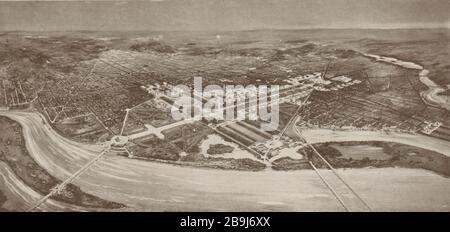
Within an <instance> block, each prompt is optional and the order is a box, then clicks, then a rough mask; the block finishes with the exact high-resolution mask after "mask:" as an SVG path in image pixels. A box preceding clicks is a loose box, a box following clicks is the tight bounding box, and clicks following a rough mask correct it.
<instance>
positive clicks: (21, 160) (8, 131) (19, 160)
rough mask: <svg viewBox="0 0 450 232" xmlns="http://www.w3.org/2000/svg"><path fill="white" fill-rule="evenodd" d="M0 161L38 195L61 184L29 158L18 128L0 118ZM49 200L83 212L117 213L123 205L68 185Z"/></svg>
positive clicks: (15, 124) (4, 118)
mask: <svg viewBox="0 0 450 232" xmlns="http://www.w3.org/2000/svg"><path fill="white" fill-rule="evenodd" d="M0 131H3V132H2V133H1V134H0V141H1V142H2V143H1V144H0V161H1V162H3V163H4V164H6V165H7V166H8V167H10V168H11V170H12V171H13V172H14V175H16V176H17V177H18V178H19V179H20V180H21V181H23V182H24V183H25V184H26V185H27V186H29V187H31V188H32V189H33V190H35V191H37V192H38V193H40V194H41V195H46V194H48V193H49V192H50V191H51V189H52V188H53V187H54V186H56V185H57V184H59V183H61V181H60V180H58V179H57V178H55V177H53V176H51V175H50V174H49V173H48V172H47V171H46V170H44V169H43V168H42V167H40V166H39V165H38V164H37V163H36V162H35V161H34V160H33V159H32V158H31V157H30V155H29V154H28V151H27V150H26V148H25V141H24V138H23V134H22V128H21V127H20V125H19V124H18V123H17V122H15V121H13V120H11V119H8V118H6V117H0ZM52 199H54V200H57V201H61V202H65V203H69V204H74V205H77V206H81V207H86V208H90V209H93V208H104V209H117V208H121V207H124V205H122V204H118V203H114V202H110V201H106V200H103V199H100V198H98V197H96V196H93V195H91V194H88V193H85V192H83V191H82V190H81V189H80V188H79V187H77V186H75V185H73V184H69V185H67V187H66V188H65V190H64V191H63V192H62V193H60V194H58V195H56V196H54V197H52Z"/></svg>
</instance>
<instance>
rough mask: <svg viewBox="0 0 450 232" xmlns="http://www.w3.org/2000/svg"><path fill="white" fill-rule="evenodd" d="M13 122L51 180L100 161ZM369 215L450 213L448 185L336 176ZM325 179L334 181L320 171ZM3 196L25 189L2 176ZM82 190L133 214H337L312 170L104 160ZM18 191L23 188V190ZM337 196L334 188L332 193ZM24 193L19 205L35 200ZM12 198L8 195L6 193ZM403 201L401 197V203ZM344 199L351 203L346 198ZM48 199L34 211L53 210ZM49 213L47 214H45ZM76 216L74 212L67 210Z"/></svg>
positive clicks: (409, 176)
mask: <svg viewBox="0 0 450 232" xmlns="http://www.w3.org/2000/svg"><path fill="white" fill-rule="evenodd" d="M0 115H6V116H8V117H10V118H12V119H14V120H16V121H18V122H19V123H20V124H21V125H22V127H23V132H24V137H25V141H26V146H27V149H28V150H29V152H30V154H31V156H32V157H33V158H34V159H35V160H36V162H37V163H38V164H39V165H40V166H42V167H43V168H45V169H46V170H48V172H49V173H50V174H52V175H53V176H55V177H57V178H59V179H61V180H65V179H67V178H68V177H69V176H70V175H72V174H73V173H75V172H76V171H77V170H79V169H80V168H81V167H82V166H83V165H85V164H86V163H88V162H89V161H90V160H92V159H93V158H94V157H95V156H96V155H98V154H99V153H100V152H101V150H102V148H103V146H102V145H87V144H80V143H77V142H74V141H71V140H68V139H66V138H64V137H62V136H60V135H59V134H57V133H56V132H55V131H53V130H52V129H51V128H50V127H49V126H48V125H44V124H43V121H42V120H43V119H42V117H41V116H40V115H39V114H37V113H31V112H28V113H26V112H13V111H0ZM2 171H3V170H2ZM338 172H340V174H341V175H343V176H345V178H346V179H347V180H349V181H351V183H352V186H353V187H354V189H355V190H356V191H357V192H358V193H360V194H361V195H362V196H365V200H367V201H368V203H369V204H370V205H371V206H372V207H373V210H375V211H377V210H444V211H445V210H446V211H449V210H450V204H449V202H450V197H449V196H450V179H448V178H444V177H441V176H438V175H435V174H434V173H432V172H428V171H424V170H413V169H396V168H384V169H348V170H338ZM322 173H323V176H324V177H325V178H327V177H328V178H329V177H330V176H331V175H332V174H331V173H330V172H328V171H326V170H323V171H322ZM2 174H3V176H6V178H5V177H4V178H0V180H1V181H0V187H1V188H2V190H3V189H4V188H5V189H7V190H5V191H4V192H9V193H11V192H14V191H13V190H12V189H14V188H18V186H20V185H23V183H21V181H20V180H13V179H11V178H9V177H8V176H10V175H11V174H10V173H2ZM74 184H75V185H77V186H79V187H81V188H82V190H83V191H85V192H87V193H90V194H93V195H96V196H98V197H101V198H103V199H105V200H110V201H115V202H119V203H123V204H126V205H127V206H128V207H127V208H125V209H123V210H128V211H135V210H144V211H180V210H187V211H200V210H205V211H342V210H343V209H342V206H341V205H340V204H339V202H337V201H336V199H335V197H334V196H333V195H332V194H331V193H330V192H329V190H328V189H327V188H326V186H324V185H323V183H322V182H321V180H320V178H319V177H318V176H317V175H316V173H315V172H314V171H313V170H300V171H289V172H283V171H271V170H266V171H262V172H242V171H224V170H215V169H198V168H193V167H180V166H174V165H168V164H163V163H155V162H144V161H140V160H134V159H128V158H126V157H121V156H114V155H106V156H104V157H103V158H102V159H101V160H99V161H98V162H97V163H96V164H95V165H94V166H92V167H91V168H90V169H89V170H87V171H86V172H85V173H84V174H83V175H81V176H80V177H79V178H78V179H76V180H75V181H74ZM21 189H23V188H21ZM337 191H339V189H337ZM33 194H35V193H33V192H32V191H30V189H26V188H25V189H24V191H23V192H22V193H21V195H20V196H21V198H22V199H23V200H24V201H27V202H28V203H27V204H30V201H33V200H34V201H33V202H34V203H35V201H36V198H35V197H29V196H28V195H33ZM11 195H13V194H11ZM399 196H402V197H399ZM343 197H347V198H351V197H352V196H351V195H345V196H343ZM55 205H57V202H55V201H54V200H51V199H50V200H49V201H47V202H46V203H45V204H43V205H42V207H40V209H45V210H56V206H55ZM50 206H53V207H50ZM73 209H74V210H79V209H77V208H76V207H73Z"/></svg>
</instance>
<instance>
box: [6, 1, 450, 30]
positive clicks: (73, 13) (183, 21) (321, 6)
mask: <svg viewBox="0 0 450 232" xmlns="http://www.w3.org/2000/svg"><path fill="white" fill-rule="evenodd" d="M449 12H450V0H129V1H119V0H116V1H68V0H66V1H4V0H0V30H2V31H11V30H20V31H71V30H94V31H99V30H104V31H116V30H119V31H126V30H128V31H133V30H154V31H179V30H188V31H191V30H206V31H208V30H215V31H221V30H256V29H305V28H308V29H309V28H424V27H447V28H449V27H450V13H449Z"/></svg>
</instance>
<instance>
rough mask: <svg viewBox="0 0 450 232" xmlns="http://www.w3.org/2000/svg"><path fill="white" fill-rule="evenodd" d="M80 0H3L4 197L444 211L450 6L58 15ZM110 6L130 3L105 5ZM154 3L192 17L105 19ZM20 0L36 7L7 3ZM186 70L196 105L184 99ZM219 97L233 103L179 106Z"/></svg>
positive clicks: (143, 206)
mask: <svg viewBox="0 0 450 232" xmlns="http://www.w3.org/2000/svg"><path fill="white" fill-rule="evenodd" d="M190 1H191V2H197V1H194V0H190ZM417 1H418V2H422V1H419V0H417ZM181 2H183V1H181ZM198 2H201V4H206V5H207V3H205V2H209V3H208V4H211V5H208V6H207V8H208V9H209V7H211V8H214V7H216V8H219V9H224V11H225V12H228V10H226V9H228V8H226V7H227V6H229V5H233V4H241V3H239V2H238V1H225V3H223V2H222V1H218V0H217V1H216V0H212V1H206V0H200V1H198ZM242 2H244V3H242V6H241V5H240V6H239V8H242V9H247V8H250V7H252V8H253V7H254V8H253V10H254V11H258V10H260V11H261V12H259V13H261V14H267V15H269V13H268V12H267V11H268V9H267V7H266V8H264V7H262V6H255V4H257V3H252V2H254V1H242ZM263 2H273V1H269V0H264V1H263ZM305 2H308V3H311V2H312V1H305ZM317 2H322V3H324V2H327V1H325V0H321V1H317ZM337 2H339V1H337ZM362 2H368V1H366V0H364V1H362ZM380 2H389V1H387V0H383V1H380ZM392 2H395V1H392ZM399 2H403V1H399ZM436 2H440V7H441V8H446V9H449V10H450V6H449V4H448V2H447V1H436ZM250 3H252V4H250ZM52 4H53V5H52ZM77 4H81V5H83V4H88V3H81V2H71V1H67V2H64V1H63V2H59V3H56V2H39V1H35V2H28V3H26V2H21V3H20V2H0V81H1V83H0V211H450V179H449V177H450V63H449V61H450V55H449V52H450V37H449V36H450V29H449V25H450V24H449V21H448V17H447V19H446V20H445V19H444V20H443V21H442V20H441V21H442V23H443V25H444V26H442V25H440V26H436V27H424V28H422V27H405V28H397V27H395V28H387V29H385V28H378V27H367V28H364V27H362V28H360V27H358V28H323V26H322V24H320V25H319V26H317V28H314V27H311V28H309V27H307V28H279V27H274V26H270V25H268V26H267V27H265V28H260V27H259V28H252V27H249V28H244V29H242V28H238V27H237V26H239V23H236V22H234V24H233V25H235V26H233V27H231V28H220V26H218V25H221V24H218V22H217V20H216V21H214V20H211V21H210V22H206V21H207V19H209V18H208V17H213V16H211V15H209V14H206V13H205V14H206V16H205V14H200V16H198V17H199V18H201V19H202V20H203V21H205V22H204V24H205V26H204V27H205V30H202V28H203V27H201V28H200V29H198V28H194V29H192V30H191V29H190V27H191V26H190V24H189V23H188V21H187V20H188V18H189V19H190V18H194V19H195V21H192V22H198V21H199V20H200V19H198V18H197V17H194V16H192V17H188V16H186V15H183V14H182V15H181V16H176V15H175V14H176V13H177V12H178V11H181V10H174V9H175V8H176V7H177V4H183V3H180V1H175V0H174V1H171V0H166V1H143V2H142V1H140V2H138V1H130V2H121V1H104V2H97V3H95V2H94V3H90V4H91V5H89V6H81V8H82V9H84V11H88V9H92V10H91V12H90V13H89V14H88V15H89V18H88V19H79V20H81V21H83V23H77V24H73V25H72V24H70V25H72V26H70V25H69V24H68V23H67V22H66V21H68V20H73V19H72V18H70V17H72V16H70V14H69V16H64V17H69V19H63V18H64V17H63V16H61V15H60V16H48V15H49V14H50V13H49V12H48V11H51V13H55V12H54V11H58V9H62V8H64V7H65V8H64V9H65V10H67V9H69V8H71V7H75V5H77ZM164 4H166V5H167V4H172V5H170V7H169V6H166V5H164ZM198 4H200V3H198ZM280 4H286V5H285V7H289V6H291V5H292V4H296V1H290V0H289V1H288V0H287V1H281V2H280ZM311 4H315V3H311ZM367 4H369V3H367ZM393 4H394V5H395V3H393ZM405 4H406V3H405ZM411 4H412V3H411ZM430 4H431V3H430ZM24 5H26V6H27V7H28V8H25V7H24ZM194 5H195V4H194ZM307 5H308V4H306V3H305V7H307ZM50 6H54V8H52V7H50ZM106 6H110V8H108V9H109V10H110V11H113V13H114V14H116V13H117V12H119V11H121V12H128V13H127V15H131V14H132V13H130V12H136V15H135V16H129V17H131V19H123V18H126V17H122V16H123V15H121V16H120V15H119V16H120V17H119V16H117V17H116V16H114V17H112V18H111V17H110V16H111V15H114V14H113V13H110V14H109V13H108V14H106V13H98V12H97V10H98V9H100V8H102V9H106ZM271 6H272V5H271ZM77 7H78V8H77V9H79V8H80V6H77ZM127 7H128V8H127ZM146 7H148V8H152V9H154V8H155V7H156V8H158V7H159V8H158V10H160V11H164V10H167V9H171V10H173V11H174V12H175V13H174V15H172V17H174V18H176V19H174V21H175V20H177V19H179V18H181V19H180V20H184V21H183V22H186V24H185V25H184V24H183V25H182V26H180V27H169V26H170V25H172V24H175V23H168V22H165V21H164V20H168V19H167V18H165V19H164V20H162V21H158V24H167V25H169V26H168V27H167V28H166V29H161V28H157V29H154V28H153V27H149V28H147V29H146V28H142V27H133V28H129V29H128V30H125V29H123V30H119V29H117V30H113V29H111V28H112V26H111V25H113V24H117V27H120V26H121V25H122V26H123V25H126V23H123V22H120V20H124V21H125V22H127V20H128V21H129V22H133V24H132V25H142V23H141V21H140V20H137V19H136V18H139V17H143V16H142V15H145V13H142V12H145V10H142V11H139V10H137V9H138V8H146ZM221 7H222V8H221ZM321 7H326V6H323V5H321ZM368 7H370V6H368ZM19 8H21V9H28V10H25V11H26V13H23V14H24V15H25V14H27V15H29V17H30V19H29V20H25V21H23V22H22V21H20V20H18V18H19V17H21V16H20V15H19V16H17V15H16V16H13V14H14V12H16V11H17V12H18V10H17V9H19ZM50 8H52V9H53V10H52V9H50ZM166 8H167V9H166ZM262 8H264V9H265V10H264V11H262ZM269 8H270V7H269ZM183 9H184V8H183ZM195 9H197V8H194V9H191V8H189V9H184V10H186V11H189V10H190V11H194V10H195ZM233 9H234V8H233ZM275 9H279V8H277V7H275ZM283 9H284V8H283ZM314 9H316V8H314ZM333 9H334V10H336V9H340V8H333ZM105 11H106V10H105ZM153 11H154V10H153ZM274 11H275V12H273V13H271V14H270V15H272V16H273V15H274V14H277V15H282V14H283V13H282V12H280V11H277V10H274ZM291 11H293V12H295V9H293V10H291ZM291 11H287V12H286V15H288V16H286V17H284V18H283V17H281V16H277V17H278V18H280V17H281V18H282V20H284V21H289V19H288V18H289V17H290V16H289V15H290V14H291ZM305 11H306V10H305ZM96 12H97V13H98V14H100V16H98V15H96V14H97V13H96ZM99 12H100V11H99ZM209 12H210V14H214V12H220V10H217V9H216V11H212V10H211V11H209ZM240 12H241V11H240ZM444 12H445V11H444ZM241 13H242V12H241ZM319 13H320V12H318V14H319ZM447 13H448V11H447ZM74 14H75V13H74ZM78 14H80V15H81V13H79V12H78ZM124 14H125V13H124ZM149 14H150V13H149ZM223 14H224V15H226V14H227V13H223ZM249 14H250V13H249ZM252 14H253V16H249V17H253V20H255V21H257V20H258V19H259V18H260V19H264V17H263V16H261V17H259V18H258V15H259V14H258V13H255V12H253V13H252ZM293 14H294V13H293ZM298 14H303V15H306V14H307V13H306V12H303V11H301V12H300V11H299V12H298ZM444 14H445V13H444ZM158 15H159V14H158ZM224 15H221V16H223V17H225V16H224ZM447 16H448V15H447ZM53 17H54V18H53ZM85 17H87V16H85ZM102 17H103V18H102ZM105 17H106V18H107V19H104V18H105ZM108 17H109V18H108ZM145 17H147V16H145ZM183 17H186V18H183ZM229 17H230V18H229V20H233V19H235V21H236V20H237V19H236V17H238V16H236V15H232V14H230V16H229ZM274 17H275V16H274ZM293 17H294V16H293ZM296 17H297V16H296ZM298 17H300V16H298ZM305 17H306V16H305ZM311 17H312V16H311ZM80 18H83V16H80ZM312 18H314V17H312ZM58 19H60V20H63V21H64V20H65V21H64V23H63V22H61V23H59V22H56V21H58ZM113 19H117V20H113ZM119 19H120V20H119ZM146 19H147V18H146ZM152 19H153V18H152ZM96 20H98V21H99V22H95V21H96ZM154 20H157V18H156V16H155V18H154V19H153V21H154ZM223 20H225V19H223ZM240 20H243V19H242V18H239V20H238V22H241V21H240ZM88 21H93V22H89V23H97V24H96V25H95V26H96V27H95V28H98V30H95V29H93V28H90V27H88V26H87V27H86V28H84V27H81V26H80V25H85V24H86V25H87V24H88ZM112 21H113V22H112ZM148 21H150V20H148ZM153 21H152V22H149V23H154V22H153ZM284 21H283V22H284ZM49 22H52V23H53V22H54V24H52V23H49ZM169 22H172V21H169ZM219 22H222V23H223V21H219ZM261 22H262V23H265V21H261ZM273 22H276V20H275V19H274V20H273ZM104 23H106V24H105V25H106V26H103V24H104ZM155 23H156V22H155ZM381 23H384V21H381ZM62 24H64V25H66V24H67V25H69V26H68V27H69V29H67V30H63V29H61V28H59V27H60V26H61V25H62ZM210 24H211V25H212V26H211V25H210ZM24 25H33V26H32V27H31V26H29V27H27V26H24ZM89 25H90V24H89ZM130 25H131V24H130ZM152 25H153V24H152ZM208 25H209V26H208ZM246 25H247V24H243V26H242V27H244V26H246ZM252 25H253V24H252ZM102 26H103V27H102ZM72 27H73V28H75V29H72ZM183 27H186V30H183V29H182V28H183ZM210 27H217V29H216V30H213V29H211V28H210ZM180 28H181V29H180ZM197 80H201V82H200V84H199V85H197V86H195V83H197V82H196V81H197ZM177 86H186V87H188V89H190V90H189V91H187V92H185V93H184V95H183V93H182V94H179V95H178V97H179V96H184V97H185V98H183V99H187V102H188V103H190V102H191V100H192V102H193V103H197V104H198V105H195V104H193V105H192V106H188V107H186V106H185V107H181V108H180V106H179V105H177V104H178V102H180V99H177V96H175V95H174V92H176V91H175V90H178V89H179V88H178V87H177ZM208 86H209V87H211V89H212V87H215V88H216V89H215V91H208V90H207V89H208V88H209V87H208ZM233 86H235V87H236V86H237V89H239V87H243V89H244V92H242V93H244V94H242V95H241V97H239V96H238V97H237V98H234V96H235V94H237V95H238V92H239V90H236V89H235V90H231V91H230V90H229V89H228V88H229V87H230V88H232V87H233ZM261 86H262V87H261ZM196 87H199V88H200V92H199V91H197V90H198V89H195V88H196ZM219 87H220V88H219ZM247 87H248V88H247ZM251 87H255V90H257V92H251V91H250V90H249V89H251ZM263 87H264V88H263ZM225 90H226V91H225ZM240 90H242V88H241V89H240ZM245 90H249V91H247V92H245ZM262 90H267V91H266V92H264V93H263V92H262ZM225 92H226V96H225ZM176 93H178V92H176ZM219 95H220V96H221V97H222V96H223V99H222V98H220V99H219V98H217V96H219ZM237 95H236V96H237ZM266 95H268V96H266ZM230 96H231V97H230ZM263 96H264V97H266V100H267V101H268V103H269V104H268V105H269V106H270V107H268V110H269V112H266V113H270V112H271V113H272V115H271V116H273V117H272V118H269V117H264V116H267V115H264V114H263V113H264V112H262V108H261V105H262V102H264V101H263ZM238 98H239V99H238ZM252 99H253V100H252ZM213 100H214V101H215V103H216V104H215V106H216V109H219V110H223V111H224V112H225V111H226V112H227V113H230V114H231V116H232V117H231V118H230V117H228V116H229V115H226V116H225V113H224V112H222V111H220V113H219V114H216V116H217V117H209V116H211V115H212V113H211V112H210V114H206V113H205V109H203V115H200V116H199V117H196V118H195V119H179V118H176V117H174V111H175V110H188V111H187V112H188V113H187V114H186V115H188V116H192V115H193V114H195V112H196V111H197V110H200V109H199V107H196V106H200V107H202V106H203V107H206V106H208V104H211V102H213ZM252 103H254V105H255V108H254V109H252V107H251V105H252ZM270 103H272V105H271V104H270ZM275 103H276V104H275ZM246 106H247V107H246ZM217 107H218V108H217ZM238 109H243V111H242V112H241V113H242V115H241V116H246V115H250V114H251V113H255V117H242V118H239V116H238V117H233V116H235V114H238V115H239V114H240V113H239V112H238ZM264 109H265V108H264ZM186 115H185V116H186ZM194 116H195V115H194ZM275 117H276V118H275ZM275 119H276V120H275ZM268 122H275V123H276V127H275V128H272V129H271V130H267V129H264V125H267V123H268Z"/></svg>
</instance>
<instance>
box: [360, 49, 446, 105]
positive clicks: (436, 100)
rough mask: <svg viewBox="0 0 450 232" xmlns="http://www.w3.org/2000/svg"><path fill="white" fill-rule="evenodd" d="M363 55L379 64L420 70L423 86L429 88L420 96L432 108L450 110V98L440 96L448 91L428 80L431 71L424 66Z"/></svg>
mask: <svg viewBox="0 0 450 232" xmlns="http://www.w3.org/2000/svg"><path fill="white" fill-rule="evenodd" d="M362 55H364V56H366V57H370V58H373V59H375V60H376V61H379V62H385V63H389V64H393V65H397V66H399V67H403V68H406V69H414V70H420V72H419V80H420V82H422V84H424V85H426V86H427V87H428V89H427V90H425V91H422V92H421V93H420V96H421V97H422V99H423V101H424V102H425V103H427V104H429V105H432V106H438V107H441V108H443V109H447V110H450V96H445V95H439V93H441V92H444V91H445V90H446V89H445V88H442V87H441V86H439V85H438V84H436V83H434V81H432V80H431V79H430V78H428V74H429V73H430V71H429V70H428V69H425V68H424V67H423V66H421V65H419V64H416V63H413V62H409V61H403V60H399V59H396V58H392V57H385V56H379V55H374V54H367V53H362Z"/></svg>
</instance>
